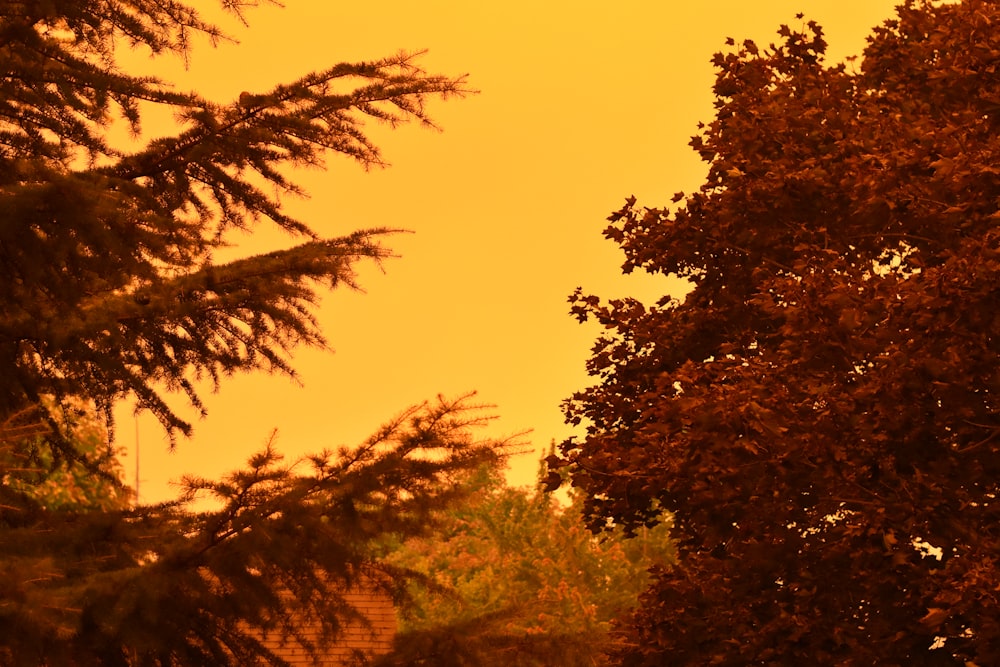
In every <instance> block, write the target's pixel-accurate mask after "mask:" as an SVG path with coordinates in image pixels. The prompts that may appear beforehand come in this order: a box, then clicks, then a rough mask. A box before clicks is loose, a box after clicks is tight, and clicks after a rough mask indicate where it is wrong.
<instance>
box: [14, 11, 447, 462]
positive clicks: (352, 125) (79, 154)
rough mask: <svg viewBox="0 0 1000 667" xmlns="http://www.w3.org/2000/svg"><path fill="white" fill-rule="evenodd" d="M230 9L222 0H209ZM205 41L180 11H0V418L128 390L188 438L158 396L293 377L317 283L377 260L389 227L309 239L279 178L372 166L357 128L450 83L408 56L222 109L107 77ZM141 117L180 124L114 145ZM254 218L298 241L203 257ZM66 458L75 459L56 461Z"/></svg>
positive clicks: (421, 116)
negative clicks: (268, 374)
mask: <svg viewBox="0 0 1000 667" xmlns="http://www.w3.org/2000/svg"><path fill="white" fill-rule="evenodd" d="M221 4H222V5H223V6H224V7H226V8H227V9H230V10H231V11H239V7H240V6H241V5H240V4H239V3H235V2H228V1H227V2H223V3H221ZM196 33H203V34H205V35H207V36H209V37H211V38H218V37H220V32H219V30H218V28H216V27H215V26H213V25H211V24H208V23H206V22H205V21H203V20H202V19H201V18H200V17H199V15H198V14H197V12H196V11H195V10H194V9H193V8H192V7H189V6H187V5H186V4H184V3H182V2H167V3H158V2H147V1H145V0H134V1H130V2H124V3H121V2H106V1H104V0H74V1H70V2H64V3H59V4H53V3H30V5H28V6H25V5H23V3H5V4H4V5H3V6H2V7H0V37H2V44H3V46H2V47H0V59H2V61H3V63H4V68H5V69H4V72H5V73H4V76H3V78H2V86H3V102H2V104H0V147H2V148H3V151H2V154H0V188H2V190H0V209H2V211H3V219H4V223H3V225H2V226H0V242H2V247H3V250H2V255H0V271H2V273H0V279H2V282H3V284H4V285H6V286H7V287H6V288H5V290H4V293H3V297H2V301H0V307H2V308H3V312H4V314H5V315H4V318H3V323H2V325H0V349H2V350H3V353H2V356H0V363H2V364H3V367H2V372H0V377H2V378H3V379H2V380H0V383H2V384H0V414H13V413H15V412H17V411H19V410H22V409H24V408H26V407H28V406H39V405H41V403H42V401H41V398H42V397H43V396H45V395H52V396H55V397H56V399H57V401H61V400H62V399H63V397H66V396H73V395H80V396H85V397H89V398H91V399H93V400H95V401H97V402H98V404H99V405H100V406H101V407H102V408H105V409H107V407H108V405H109V403H110V402H111V401H113V400H114V399H116V398H119V397H122V396H124V395H128V394H131V395H133V396H134V397H135V399H136V400H137V401H138V404H139V407H140V408H142V409H147V410H151V411H152V412H153V413H155V414H156V415H157V417H158V418H159V419H160V420H161V421H162V422H163V424H164V426H165V427H166V428H167V429H168V431H169V432H170V434H171V435H174V434H176V433H187V432H188V431H189V430H190V426H189V424H187V423H186V422H184V421H183V420H182V419H181V418H180V417H178V415H177V414H176V413H175V411H174V410H172V409H171V407H170V406H169V405H168V404H167V403H166V402H165V400H164V398H163V396H162V389H161V387H164V386H165V387H167V388H168V389H170V390H176V391H180V392H183V393H185V394H186V395H187V397H188V398H189V399H190V401H191V402H192V403H193V404H194V405H195V406H196V407H200V402H199V401H198V397H197V394H196V393H195V391H194V388H193V384H192V377H197V376H207V377H208V378H210V379H212V380H214V381H218V379H219V378H220V377H221V376H222V375H225V374H228V373H232V372H235V371H246V370H256V369H264V370H268V371H278V372H285V373H291V372H292V369H291V368H290V366H289V365H288V361H287V358H286V356H285V354H284V353H285V352H286V351H287V350H288V349H289V347H291V346H293V345H297V344H310V345H321V344H322V343H323V342H324V341H323V336H322V333H321V332H320V331H319V330H318V329H317V327H316V323H315V321H314V319H313V318H312V315H311V311H310V306H311V305H312V303H313V301H314V299H315V296H316V295H315V291H314V287H315V285H316V284H326V285H328V286H331V287H332V286H336V285H339V284H347V285H351V284H352V272H351V267H352V265H353V264H354V262H355V261H357V260H359V259H361V258H370V259H374V260H379V259H382V258H385V257H386V256H387V254H388V251H387V250H386V249H385V248H384V247H383V246H382V245H380V243H379V237H380V236H382V235H383V234H385V233H386V232H387V231H389V230H386V229H374V230H366V231H358V232H354V233H352V234H349V235H347V236H344V237H341V238H335V239H324V238H321V237H319V236H318V235H317V234H316V233H315V232H314V231H313V230H312V229H310V227H309V226H308V225H306V224H305V223H304V222H302V221H299V220H296V219H294V218H292V217H290V216H289V215H287V214H286V213H285V212H284V211H283V210H282V207H281V203H280V201H279V196H280V195H282V194H286V195H287V194H292V195H296V194H302V192H301V190H300V188H299V187H298V186H297V185H296V184H295V182H294V181H293V180H291V177H290V176H289V175H288V170H287V169H286V168H285V167H286V166H295V165H313V166H316V165H322V164H323V159H324V157H325V156H326V155H327V154H329V153H330V152H339V153H343V154H345V155H348V156H350V157H352V158H354V159H356V160H358V161H359V162H361V163H362V164H364V165H373V164H380V154H379V151H378V148H377V147H376V146H375V145H374V144H373V143H372V142H371V141H370V140H369V139H368V137H367V136H366V135H365V134H364V132H363V128H362V122H363V119H364V118H365V117H368V118H374V119H377V120H380V121H384V122H387V123H390V124H396V123H400V122H404V121H407V120H416V121H418V122H421V123H425V124H430V123H431V121H430V119H429V118H428V116H427V114H426V111H425V103H426V101H427V100H428V98H430V97H433V96H437V97H446V96H449V95H452V94H461V93H462V92H464V91H465V87H464V83H463V81H462V79H453V78H447V77H442V76H434V75H428V74H426V73H425V72H423V71H422V70H421V69H420V68H419V67H418V66H417V64H416V62H415V57H416V56H415V55H413V54H399V55H396V56H393V57H390V58H387V59H384V60H380V61H377V62H367V63H358V64H340V65H336V66H334V67H331V68H330V69H328V70H325V71H322V72H314V73H310V74H307V75H305V76H303V77H302V78H300V79H298V80H297V81H294V82H292V83H290V84H285V85H280V86H277V87H276V88H274V89H273V90H269V91H264V92H262V93H260V94H256V93H255V94H251V93H244V94H241V95H240V97H239V99H238V100H233V101H231V102H227V103H218V102H214V101H211V100H208V99H205V98H203V97H201V96H199V95H198V94H197V93H194V92H190V93H180V92H174V90H173V89H172V87H171V86H169V85H167V84H166V83H164V82H161V81H159V80H156V79H152V78H147V77H133V76H129V75H128V74H127V73H124V72H122V71H121V70H120V69H119V67H118V65H117V63H116V60H115V53H116V51H115V49H116V48H118V49H120V48H123V47H124V46H125V45H129V46H132V47H133V48H147V49H148V50H149V51H150V52H151V54H152V55H154V56H155V55H160V54H162V53H175V54H179V55H187V53H188V49H189V44H190V41H191V36H192V34H196ZM144 105H145V106H148V105H155V106H160V107H168V108H170V109H172V110H173V111H174V113H175V114H176V115H177V117H178V118H179V123H180V124H179V127H178V132H177V134H176V135H174V136H167V137H163V138H159V139H155V140H152V141H150V142H148V144H146V145H145V147H143V148H141V149H139V150H137V151H136V152H134V153H129V154H123V153H122V152H121V151H119V150H116V149H115V148H114V147H113V146H111V145H109V142H108V139H107V135H108V129H109V124H111V123H112V122H113V121H115V120H116V119H118V118H120V119H122V120H123V122H127V123H128V124H129V125H130V128H131V129H132V130H133V132H136V133H140V132H141V130H142V125H141V118H142V111H143V109H144ZM263 221H270V222H271V223H273V224H276V225H278V226H280V227H281V228H283V229H285V230H287V231H288V232H289V233H290V234H292V235H294V236H297V237H298V238H300V239H302V240H303V243H301V244H300V245H298V246H296V247H294V248H291V249H288V250H284V251H278V252H272V253H266V254H263V255H260V256H257V257H247V258H244V259H241V260H237V261H233V262H230V263H228V264H221V265H220V264H215V263H213V260H212V257H213V251H215V250H217V249H219V248H220V247H223V246H224V245H225V242H226V240H227V237H226V235H227V234H228V233H229V232H232V231H233V230H241V229H242V230H247V229H250V228H252V227H253V226H254V225H256V224H259V223H261V222H263ZM68 454H69V455H71V452H68Z"/></svg>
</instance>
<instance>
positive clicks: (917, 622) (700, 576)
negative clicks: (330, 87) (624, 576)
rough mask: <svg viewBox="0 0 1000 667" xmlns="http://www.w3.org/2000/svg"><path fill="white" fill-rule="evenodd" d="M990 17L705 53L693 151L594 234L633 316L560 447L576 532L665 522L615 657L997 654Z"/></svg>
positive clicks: (596, 365) (603, 318) (996, 320)
mask: <svg viewBox="0 0 1000 667" xmlns="http://www.w3.org/2000/svg"><path fill="white" fill-rule="evenodd" d="M998 24H1000V5H998V4H997V3H996V2H990V1H986V0H966V1H965V2H961V3H938V2H924V1H920V0H910V1H909V2H906V3H905V4H904V5H902V6H901V7H900V8H899V9H898V16H897V17H896V18H894V19H892V20H890V21H887V22H886V23H884V24H883V25H882V26H880V27H878V28H876V29H875V31H874V33H873V35H872V36H871V38H870V41H869V45H868V47H867V49H866V51H865V53H864V59H863V60H862V61H860V67H856V66H855V65H854V64H853V62H852V63H850V64H840V65H835V66H828V65H827V64H826V63H825V62H824V60H823V53H824V49H825V42H824V40H823V37H822V31H821V29H820V28H819V26H817V25H816V24H814V23H804V24H803V25H802V27H801V29H793V28H789V27H783V28H782V29H781V31H780V34H781V36H782V40H781V41H780V42H779V43H778V44H777V45H771V46H769V47H768V48H762V47H759V46H758V45H756V44H754V43H752V42H744V43H742V44H736V43H731V46H732V49H731V50H730V51H728V52H726V53H721V54H719V55H717V56H716V57H715V60H714V62H715V65H716V67H717V68H718V75H717V80H716V84H715V89H714V91H715V94H716V97H717V101H716V117H715V120H714V121H712V122H711V123H710V124H709V125H707V126H705V127H704V128H703V131H702V132H701V133H700V134H699V135H698V136H696V137H695V138H694V139H693V140H692V146H693V147H694V149H695V150H697V151H698V152H699V153H700V155H701V156H702V158H703V159H704V160H705V161H706V162H707V163H708V177H707V180H706V182H705V184H704V185H703V186H702V187H701V189H700V190H699V191H698V192H695V193H693V194H691V195H688V196H684V195H682V194H679V195H677V197H676V198H675V200H674V201H675V202H677V205H676V206H674V207H670V208H662V209H661V208H641V207H639V206H637V204H636V202H635V200H634V199H630V200H629V201H628V202H627V205H626V206H625V207H624V208H622V209H621V210H620V211H618V212H616V213H615V214H614V215H612V216H611V218H610V220H611V223H612V224H611V226H610V227H609V228H608V230H607V232H606V233H607V236H608V237H609V238H611V239H612V240H614V241H615V242H616V243H618V244H619V245H620V246H621V248H622V249H623V251H624V253H625V256H626V261H625V265H624V270H625V271H626V272H628V271H631V270H633V269H636V268H642V269H645V270H647V271H650V272H658V273H663V274H671V273H672V274H676V275H679V276H684V277H686V278H687V279H688V280H689V281H690V284H691V286H692V289H691V291H690V293H689V294H687V296H686V297H685V298H683V299H682V300H663V301H661V302H660V303H659V304H657V305H655V306H652V307H647V306H645V305H643V304H641V303H639V302H637V301H635V300H629V299H625V300H619V301H612V302H610V303H607V304H605V303H602V302H601V301H600V300H599V299H597V298H596V297H591V296H587V295H584V294H582V293H579V292H578V293H577V294H575V295H574V296H573V298H572V303H573V306H572V308H573V312H574V313H575V314H576V315H577V316H578V317H579V318H580V319H581V320H586V319H594V320H596V321H598V322H600V323H601V324H602V325H603V326H604V327H605V328H606V329H607V333H606V334H604V335H603V336H602V337H601V338H600V339H599V340H598V341H597V343H596V345H595V347H594V353H593V357H592V358H591V360H590V361H589V365H588V368H589V371H590V373H591V374H592V375H593V376H595V377H596V378H597V380H598V383H597V384H595V385H594V386H592V387H590V388H588V389H586V390H583V391H580V392H578V393H577V394H575V395H574V396H573V397H572V398H571V399H570V400H569V401H568V402H567V404H566V411H567V416H568V419H569V420H570V421H572V422H573V423H585V424H586V425H587V435H586V436H585V437H584V438H583V439H582V440H579V441H577V440H570V441H567V442H565V443H563V445H562V447H561V457H559V458H553V459H552V465H553V466H554V467H556V468H559V467H566V468H567V469H568V471H569V472H570V473H571V475H572V483H573V485H574V486H576V487H578V488H580V489H582V490H583V491H584V492H585V493H586V495H587V498H588V501H587V507H586V511H587V512H588V514H589V516H590V518H591V523H592V525H593V526H594V527H595V528H600V527H602V526H604V525H605V524H606V522H608V521H609V520H610V521H613V522H615V523H617V524H623V525H625V526H638V525H642V524H644V523H649V522H651V521H653V520H655V517H656V515H657V514H658V513H659V512H661V511H663V510H664V509H667V510H670V511H672V512H674V513H675V514H676V528H675V535H676V537H677V539H678V541H679V544H680V562H681V566H680V567H678V568H676V569H673V570H670V571H666V572H662V573H660V575H659V577H658V580H657V582H656V583H655V585H654V586H652V587H651V588H650V589H649V590H648V591H647V592H646V594H645V595H644V598H643V605H642V609H641V610H640V611H639V612H638V613H636V615H635V616H634V617H633V619H632V621H631V625H630V626H629V627H628V628H627V632H626V635H627V636H628V637H629V639H630V640H631V641H632V642H633V648H632V649H631V650H628V651H624V652H623V653H622V654H621V655H620V656H619V657H620V659H621V662H622V663H623V664H629V665H660V664H690V665H704V664H720V665H747V664H830V665H834V664H837V665H841V664H843V665H847V664H858V665H860V664H881V665H962V664H966V665H970V664H977V665H989V664H997V662H1000V653H998V652H997V651H998V648H997V647H1000V623H998V621H997V619H998V618H1000V594H998V591H1000V561H998V554H1000V530H998V526H1000V504H998V501H997V497H996V494H997V491H998V482H997V480H998V479H1000V363H998V358H1000V357H998V354H997V353H998V347H997V345H998V343H997V341H998V336H1000V316H998V315H997V313H1000V293H998V291H997V288H996V285H997V284H998V282H1000V226H998V221H1000V212H998V211H1000V168H998V164H1000V140H998V132H997V130H998V128H1000V69H998V68H1000V32H998V31H997V29H996V26H997V25H998Z"/></svg>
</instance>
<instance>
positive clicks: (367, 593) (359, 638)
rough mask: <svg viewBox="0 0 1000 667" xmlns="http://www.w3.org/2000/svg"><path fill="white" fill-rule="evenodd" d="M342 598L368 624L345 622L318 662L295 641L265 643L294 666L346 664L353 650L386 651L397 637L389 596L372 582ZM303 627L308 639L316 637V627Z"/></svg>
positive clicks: (266, 641) (323, 666) (373, 652)
mask: <svg viewBox="0 0 1000 667" xmlns="http://www.w3.org/2000/svg"><path fill="white" fill-rule="evenodd" d="M344 601H345V602H346V603H347V604H350V605H352V606H353V607H354V608H355V609H357V610H358V612H359V613H361V614H362V615H363V616H364V618H365V619H367V624H366V623H362V622H361V621H352V622H348V623H346V624H345V626H344V628H343V636H342V638H341V640H340V641H338V642H337V644H336V645H335V646H332V647H330V648H329V649H327V651H326V652H325V654H324V655H323V656H321V658H320V660H319V661H318V662H314V661H313V660H312V659H311V658H310V657H309V653H308V652H307V651H306V650H305V648H303V647H302V645H301V644H299V643H298V642H296V641H295V640H289V641H288V642H287V643H285V644H282V643H281V641H280V640H279V639H277V638H271V639H268V640H265V642H264V643H265V644H266V645H267V646H268V648H270V649H271V650H272V651H274V653H275V654H276V655H278V656H279V657H281V658H282V659H284V660H287V661H288V662H289V663H291V664H292V665H295V666H296V667H299V666H300V665H302V666H305V665H309V666H310V667H341V666H342V665H347V664H348V663H349V662H350V658H351V657H352V656H353V655H354V654H355V653H356V652H363V653H366V654H368V655H382V654H385V653H388V652H389V650H390V649H391V648H392V640H393V638H394V637H395V636H396V610H395V608H394V607H393V605H392V600H391V599H390V597H389V596H388V595H387V594H386V593H385V592H384V591H382V590H379V589H378V588H377V587H375V586H374V585H371V584H365V583H362V584H361V585H359V586H358V587H357V588H355V589H354V590H351V591H348V592H347V593H345V594H344ZM302 630H303V634H304V636H305V637H306V638H307V639H312V638H314V637H318V636H319V628H310V627H305V628H302Z"/></svg>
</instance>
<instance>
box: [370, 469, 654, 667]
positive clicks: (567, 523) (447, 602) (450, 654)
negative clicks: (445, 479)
mask: <svg viewBox="0 0 1000 667" xmlns="http://www.w3.org/2000/svg"><path fill="white" fill-rule="evenodd" d="M464 485H465V487H466V488H467V490H468V493H469V495H468V497H467V500H465V501H464V502H462V503H460V504H457V505H454V506H452V507H451V508H449V509H447V510H446V511H445V512H444V513H443V516H442V517H440V519H439V523H438V524H437V526H436V527H435V529H434V531H433V532H432V533H431V534H429V535H427V536H421V537H416V538H411V539H409V540H407V541H405V542H404V543H402V544H401V545H399V547H398V549H397V550H396V551H395V552H394V553H393V554H392V555H391V557H390V561H391V562H393V563H396V564H399V565H402V566H405V567H407V568H409V569H412V570H416V571H419V572H421V573H423V574H424V575H426V577H427V580H426V581H424V582H420V581H414V583H413V584H412V589H411V590H412V594H413V597H414V601H415V605H414V606H413V607H411V608H408V609H407V614H406V615H405V616H404V619H403V624H402V633H401V635H400V636H399V641H398V642H397V643H398V646H399V648H398V650H397V652H396V654H395V655H391V656H388V657H387V658H386V661H385V662H386V664H411V663H419V664H435V665H482V666H485V665H497V666H500V665H511V666H519V665H523V666H526V667H527V666H553V667H555V666H565V667H569V666H581V667H582V666H584V665H593V664H598V663H600V662H601V661H602V660H603V657H602V654H603V652H604V651H605V650H606V649H607V648H608V647H609V645H610V642H611V635H610V632H609V631H610V627H611V621H612V619H614V618H616V617H618V616H619V615H621V614H623V613H625V612H626V611H628V610H629V609H631V607H632V606H634V605H635V604H636V601H637V598H638V595H639V593H640V592H641V591H642V590H643V588H645V586H646V583H647V581H648V574H647V570H648V568H649V567H651V566H652V565H654V564H656V563H659V564H661V565H665V564H667V563H669V562H670V561H672V559H673V547H672V544H671V542H670V540H669V534H668V525H667V524H666V523H664V524H661V525H660V526H658V527H656V528H655V529H652V530H643V531H641V534H640V535H639V536H637V537H635V538H634V539H631V540H626V539H624V536H623V534H622V533H621V531H618V532H615V533H608V534H607V535H604V536H602V537H601V538H595V537H594V535H593V534H592V533H591V532H590V531H588V530H587V528H586V526H585V524H584V522H583V520H582V517H581V515H580V509H581V506H580V503H579V500H578V499H574V501H573V503H572V504H571V505H570V506H568V507H564V506H562V505H561V504H560V503H559V502H558V501H557V500H556V499H555V498H554V497H553V496H551V495H549V494H546V493H543V492H542V491H541V490H540V489H538V488H536V489H533V490H532V489H524V488H521V489H516V488H510V487H508V486H506V484H505V482H504V479H503V475H502V471H501V470H500V469H499V468H498V467H496V466H492V467H484V468H481V469H479V470H478V471H476V472H475V474H473V475H471V476H469V477H468V478H467V479H466V481H465V482H464ZM421 660H422V661H424V662H419V661H421Z"/></svg>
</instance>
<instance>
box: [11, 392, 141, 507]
mask: <svg viewBox="0 0 1000 667" xmlns="http://www.w3.org/2000/svg"><path fill="white" fill-rule="evenodd" d="M47 409H48V410H49V412H50V414H55V415H56V416H57V417H58V422H57V423H59V425H60V429H61V431H62V432H63V433H66V434H68V437H69V438H70V440H71V442H72V446H73V452H74V454H75V455H76V456H78V457H79V458H73V459H66V458H65V457H60V459H61V460H60V462H59V463H58V464H56V462H55V460H56V458H57V457H56V456H55V452H54V451H53V449H52V444H51V443H50V442H49V441H48V439H47V438H46V437H45V436H46V435H48V430H47V429H45V428H42V429H41V430H39V431H37V432H36V433H35V434H34V435H32V436H29V437H30V438H31V439H30V440H29V441H27V442H25V441H17V440H14V441H13V442H12V443H11V444H8V446H7V447H4V448H0V457H3V456H9V457H11V460H5V461H3V462H2V463H0V469H3V470H5V471H6V472H7V479H6V480H5V483H6V485H7V486H8V487H10V488H11V489H12V490H14V491H16V492H20V493H24V494H26V495H28V496H31V497H32V498H34V499H35V500H36V501H38V502H39V503H41V505H42V506H44V507H46V508H50V509H57V508H78V509H83V508H94V509H105V510H112V509H124V508H125V507H127V506H128V504H129V502H130V500H131V498H132V491H131V490H130V489H128V488H127V487H126V486H125V484H124V482H123V479H124V470H123V469H122V466H121V462H120V461H119V460H118V451H117V450H116V449H115V448H114V446H113V444H112V441H111V438H110V434H109V433H108V429H107V427H106V425H105V423H104V422H103V421H102V420H101V418H100V417H99V416H98V415H97V414H95V413H94V410H93V407H92V406H88V405H86V404H84V403H83V402H82V401H70V407H69V408H68V409H67V408H57V407H55V406H52V405H48V406H47ZM4 440H6V438H4ZM7 442H10V441H7ZM16 459H21V460H27V461H34V462H35V465H28V466H24V465H19V464H18V461H17V460H16Z"/></svg>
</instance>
